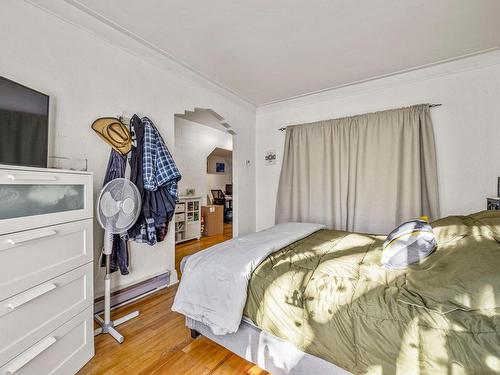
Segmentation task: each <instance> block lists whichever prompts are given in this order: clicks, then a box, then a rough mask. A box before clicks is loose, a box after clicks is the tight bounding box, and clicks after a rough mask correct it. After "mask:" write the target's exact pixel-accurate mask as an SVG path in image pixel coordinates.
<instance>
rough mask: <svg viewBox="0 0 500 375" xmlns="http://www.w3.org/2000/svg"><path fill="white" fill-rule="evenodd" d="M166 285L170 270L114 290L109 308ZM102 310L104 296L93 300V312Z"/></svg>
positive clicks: (168, 281)
mask: <svg viewBox="0 0 500 375" xmlns="http://www.w3.org/2000/svg"><path fill="white" fill-rule="evenodd" d="M168 285H170V271H167V272H165V273H162V274H161V275H158V276H155V277H152V278H151V279H148V280H144V281H142V282H140V283H137V284H134V285H131V286H129V287H126V288H123V289H120V290H117V291H116V292H113V293H111V308H114V307H118V306H121V305H124V304H126V303H127V302H132V301H134V300H136V299H138V298H140V297H142V296H145V295H146V294H149V293H151V292H154V291H156V290H158V289H161V288H164V287H166V286H168ZM102 311H104V296H102V297H98V298H96V299H95V300H94V313H95V314H98V313H100V312H102Z"/></svg>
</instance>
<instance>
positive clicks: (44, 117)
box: [0, 77, 49, 167]
mask: <svg viewBox="0 0 500 375" xmlns="http://www.w3.org/2000/svg"><path fill="white" fill-rule="evenodd" d="M48 141H49V96H48V95H45V94H42V93H40V92H38V91H35V90H33V89H30V88H28V87H25V86H23V85H20V84H18V83H16V82H13V81H11V80H8V79H6V78H3V77H0V164H10V165H24V166H30V167H47V158H48Z"/></svg>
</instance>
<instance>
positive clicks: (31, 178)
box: [7, 174, 57, 181]
mask: <svg viewBox="0 0 500 375" xmlns="http://www.w3.org/2000/svg"><path fill="white" fill-rule="evenodd" d="M7 178H8V179H9V180H11V181H57V177H56V176H29V175H27V176H26V175H14V174H8V175H7Z"/></svg>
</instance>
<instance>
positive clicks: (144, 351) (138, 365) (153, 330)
mask: <svg viewBox="0 0 500 375" xmlns="http://www.w3.org/2000/svg"><path fill="white" fill-rule="evenodd" d="M226 229H227V232H228V233H225V234H224V235H221V236H217V237H219V242H220V241H221V239H223V238H225V239H228V238H231V230H230V229H231V228H230V226H227V228H226ZM225 232H226V231H225ZM215 241H216V239H215V238H210V237H206V238H204V239H203V240H201V241H197V242H203V244H202V243H195V242H193V243H189V242H187V243H185V244H183V245H182V246H178V248H177V250H176V251H178V253H179V259H178V261H179V262H180V259H181V256H185V255H187V254H192V253H194V252H196V251H199V250H200V249H202V248H204V247H203V246H205V247H206V246H211V245H213V244H215V243H217V242H215ZM181 253H182V255H181ZM177 258H178V257H177V256H176V263H178V262H177ZM176 267H178V265H176ZM176 290H177V287H176V286H173V287H169V288H166V289H163V290H161V291H158V292H156V293H154V294H152V295H150V296H148V297H145V298H143V299H141V300H138V301H136V302H134V303H132V304H130V305H127V306H124V307H122V308H119V309H117V310H114V311H113V314H112V316H113V317H120V316H123V315H125V314H127V313H129V312H132V311H134V310H139V311H140V315H139V317H138V318H135V319H133V320H131V321H129V322H127V323H124V324H123V325H121V326H120V327H119V331H120V333H121V334H123V335H124V336H125V342H124V343H123V344H121V345H120V344H118V343H117V342H116V341H115V340H114V339H113V338H112V337H111V336H110V335H99V336H97V337H96V338H95V350H96V355H95V357H94V358H93V359H92V360H91V361H90V362H89V363H87V365H86V366H85V367H84V368H83V369H82V370H81V371H80V372H79V373H78V374H80V375H87V374H92V375H95V374H99V375H101V374H106V375H115V374H116V375H125V374H127V375H128V374H134V375H150V374H157V375H158V374H172V375H177V374H179V375H181V374H182V375H183V374H194V375H195V374H216V375H226V374H234V375H236V374H248V375H260V374H268V373H267V372H266V371H264V370H262V369H260V368H259V367H257V366H255V365H254V364H252V363H250V362H247V361H246V360H244V359H242V358H240V357H238V356H237V355H236V354H233V353H231V352H230V351H228V350H227V349H225V348H224V347H222V346H220V345H218V344H216V343H214V342H212V341H210V340H208V339H206V338H205V337H203V336H200V337H198V338H197V339H196V340H194V339H192V338H191V335H190V331H189V329H187V328H186V326H185V325H184V317H183V316H182V315H180V314H177V313H175V312H173V311H171V310H170V307H171V306H172V303H173V299H174V295H175V292H176Z"/></svg>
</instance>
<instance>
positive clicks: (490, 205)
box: [486, 197, 500, 211]
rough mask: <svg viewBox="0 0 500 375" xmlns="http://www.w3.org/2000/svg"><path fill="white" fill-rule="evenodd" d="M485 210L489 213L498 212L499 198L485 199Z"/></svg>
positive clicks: (499, 206)
mask: <svg viewBox="0 0 500 375" xmlns="http://www.w3.org/2000/svg"><path fill="white" fill-rule="evenodd" d="M486 202H487V204H486V209H487V210H490V211H500V197H496V198H486Z"/></svg>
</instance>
